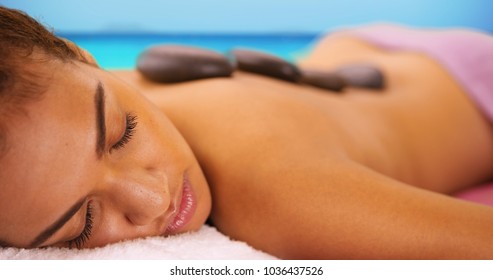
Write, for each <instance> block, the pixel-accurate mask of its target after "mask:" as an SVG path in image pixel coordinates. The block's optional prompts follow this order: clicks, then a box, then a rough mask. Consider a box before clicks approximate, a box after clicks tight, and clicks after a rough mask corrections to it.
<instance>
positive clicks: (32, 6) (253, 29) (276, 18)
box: [0, 0, 493, 33]
mask: <svg viewBox="0 0 493 280" xmlns="http://www.w3.org/2000/svg"><path fill="white" fill-rule="evenodd" d="M0 3H1V4H3V5H5V6H7V7H13V8H18V9H22V10H24V11H26V12H28V13H29V14H31V15H32V16H34V17H35V18H37V19H39V20H41V22H43V23H45V24H47V25H49V26H51V27H53V28H54V29H55V30H56V31H57V32H60V33H72V32H77V33H92V32H115V31H116V32H162V33H173V32H177V33H180V32H191V33H275V32H278V33H279V32H291V33H297V32H309V33H318V32H323V31H327V30H330V29H332V28H336V27H340V26H348V25H360V24H365V23H370V22H397V23H402V24H407V25H412V26H424V27H457V26H463V27H473V28H478V29H483V30H487V31H490V32H493V16H491V11H492V10H493V1H489V0H413V1H397V0H359V1H357V0H344V1H330V0H325V1H324V0H173V1H166V0H147V1H146V0H140V1H124V0H106V1H105V0H84V1H64V0H39V1H19V0H0Z"/></svg>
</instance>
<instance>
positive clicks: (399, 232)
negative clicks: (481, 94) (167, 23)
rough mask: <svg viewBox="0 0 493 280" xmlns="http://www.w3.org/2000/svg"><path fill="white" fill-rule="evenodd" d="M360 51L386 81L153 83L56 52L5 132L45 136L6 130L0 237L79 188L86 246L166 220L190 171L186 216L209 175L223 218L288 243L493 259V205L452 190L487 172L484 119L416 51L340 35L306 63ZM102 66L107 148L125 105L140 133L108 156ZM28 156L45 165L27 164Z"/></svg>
mask: <svg viewBox="0 0 493 280" xmlns="http://www.w3.org/2000/svg"><path fill="white" fill-rule="evenodd" d="M352 62H371V63H374V64H376V65H378V66H379V67H381V68H382V70H383V71H384V73H385V76H386V79H387V82H388V83H387V87H386V89H385V91H383V92H374V91H370V90H364V89H348V90H347V91H345V92H344V93H343V94H332V93H329V92H326V91H324V90H320V89H317V88H313V87H309V86H300V85H295V84H290V83H286V82H282V81H278V80H274V79H270V78H267V77H261V76H257V75H252V74H247V73H235V75H234V77H233V78H217V79H208V80H201V81H195V82H187V83H181V84H173V85H159V84H154V83H151V82H149V81H146V80H144V79H143V78H142V77H141V76H140V75H139V74H138V73H136V72H135V71H116V72H113V73H111V74H110V73H107V72H104V71H101V70H98V69H96V68H94V67H92V66H88V65H82V64H78V63H75V64H61V63H58V64H56V63H55V65H50V67H51V68H50V69H56V70H57V71H54V73H55V74H54V77H53V79H56V80H57V83H56V85H57V86H54V85H53V86H51V88H50V89H49V90H48V91H47V92H46V93H45V95H46V97H45V98H43V100H41V101H37V102H36V103H33V104H32V105H30V106H27V108H26V111H27V115H28V117H27V118H25V117H22V116H20V117H18V118H17V120H16V125H18V126H17V127H16V130H15V132H13V135H14V136H12V137H13V138H14V139H37V140H33V141H38V142H37V143H38V144H36V142H34V143H32V144H30V143H26V142H25V141H24V142H21V141H17V142H13V144H12V145H11V149H10V151H9V153H7V155H6V157H4V158H2V160H5V158H7V160H9V163H11V164H10V165H9V166H8V167H7V168H5V169H2V170H1V171H0V173H1V174H0V175H1V176H2V177H3V178H6V177H4V176H6V174H9V175H11V174H16V175H18V176H8V177H9V178H16V179H15V180H14V179H12V180H11V181H13V182H7V184H6V185H7V186H12V187H7V188H6V190H5V191H4V193H5V194H6V195H4V196H2V198H4V199H2V201H1V203H0V205H1V206H0V207H1V211H0V222H1V224H6V223H9V224H11V225H12V227H10V228H9V229H5V228H3V229H2V231H1V232H0V239H1V240H4V241H7V242H9V243H11V244H14V245H17V246H26V247H29V244H30V240H32V239H33V238H34V237H35V236H36V235H37V234H39V232H40V231H42V229H43V228H45V227H46V226H48V225H49V224H50V223H52V222H53V221H54V220H56V218H57V217H59V216H60V215H61V213H63V212H64V211H65V210H66V209H67V208H69V206H70V205H72V204H73V203H74V202H75V201H76V200H77V199H80V198H81V197H82V198H84V197H86V196H87V198H86V199H87V201H91V202H92V203H94V204H95V205H96V206H95V208H96V210H94V212H95V213H94V216H95V218H94V219H95V220H96V221H95V223H94V227H93V232H92V236H91V238H90V239H89V241H88V242H87V244H86V245H85V246H87V247H94V246H100V245H104V244H107V243H112V242H116V241H119V240H123V239H131V238H136V237H141V236H150V235H161V233H160V229H162V227H163V225H165V224H166V223H169V217H168V216H169V211H170V210H169V208H170V205H171V204H172V203H171V202H170V201H172V198H173V197H176V194H175V193H176V192H177V189H179V185H180V183H179V182H181V181H180V180H181V178H182V177H183V174H184V173H190V174H191V175H190V177H191V180H190V181H191V183H192V185H193V187H194V189H195V192H196V194H197V205H198V206H197V211H196V213H195V215H194V218H193V219H192V221H191V222H190V223H189V224H188V225H187V226H186V227H184V228H183V229H182V231H187V230H195V229H198V228H200V225H201V224H202V223H203V221H204V220H205V218H206V217H207V215H208V214H209V209H210V207H211V200H210V197H209V194H208V189H209V188H210V191H211V194H212V212H211V213H210V214H211V216H210V218H211V220H212V222H213V223H214V225H215V226H216V227H217V228H218V229H219V230H220V231H221V232H223V233H224V234H226V235H229V236H231V237H232V238H234V239H239V240H243V241H246V242H248V243H249V244H250V245H252V246H253V247H255V248H257V249H260V250H263V251H265V252H267V253H270V254H273V255H275V256H277V257H280V258H324V259H329V258H336V259H341V258H358V259H366V258H383V259H388V258H398V259H404V258H412V259H415V258H428V259H430V258H433V259H434V258H493V244H492V242H491V240H492V239H493V209H492V208H490V207H486V206H481V205H477V204H474V203H470V202H465V201H461V200H458V199H455V198H452V197H450V196H448V195H446V194H451V193H454V192H456V191H458V190H461V189H463V188H466V187H469V186H473V185H475V184H478V183H481V182H485V181H487V180H489V179H491V178H492V177H493V165H492V164H491V162H493V128H492V125H491V123H489V122H488V121H487V120H486V119H485V118H484V116H482V115H481V113H480V112H479V111H478V110H477V108H476V107H475V106H474V104H473V103H472V102H471V101H470V100H469V99H468V97H467V96H466V95H465V94H464V93H463V92H462V90H461V88H460V86H459V85H458V84H457V83H456V82H455V81H454V80H453V79H452V78H451V77H450V76H449V75H448V74H447V72H446V71H445V70H444V69H442V68H441V67H440V66H439V65H438V64H437V63H435V62H434V61H432V60H431V59H429V58H427V57H425V56H423V55H419V54H414V53H407V52H393V53H387V52H385V51H382V50H379V49H377V48H374V47H372V46H370V45H368V44H366V43H364V42H361V41H358V40H356V39H354V38H350V37H343V36H336V37H328V38H325V39H324V40H322V41H321V42H320V43H319V44H318V45H317V47H316V48H315V49H314V51H313V52H312V53H311V54H310V55H309V56H308V57H307V58H306V59H304V60H303V61H301V62H300V65H301V66H302V67H306V68H318V69H332V68H334V67H337V66H339V65H343V64H346V63H352ZM57 73H59V74H57ZM67 73H68V74H67ZM57 75H58V76H57ZM98 81H101V82H102V83H103V85H104V87H105V89H106V92H107V105H108V106H109V107H108V109H107V110H108V114H109V115H108V116H107V117H106V118H107V120H106V121H107V123H108V124H107V127H108V128H111V127H114V132H112V131H113V130H111V129H109V132H108V133H109V135H110V136H109V137H108V144H107V147H111V146H112V144H113V143H114V141H116V140H115V139H118V137H119V136H118V135H121V133H122V132H121V131H122V129H123V128H122V126H124V125H122V123H123V124H124V122H123V121H122V113H121V112H127V111H131V112H135V113H136V115H137V116H138V118H139V126H138V129H137V130H136V132H135V136H134V138H133V139H132V141H131V142H129V144H128V145H127V146H126V147H125V148H123V149H121V150H118V151H117V152H114V153H113V152H111V151H110V150H111V149H110V148H108V149H107V150H106V152H105V154H104V156H103V157H102V158H99V157H98V156H97V155H96V153H95V152H94V148H95V147H94V146H95V139H96V138H97V137H96V135H95V134H96V129H95V120H94V117H93V116H94V112H93V111H94V109H92V108H93V107H94V106H93V105H92V102H93V98H94V97H93V96H94V93H93V92H94V89H95V88H96V87H97V82H98ZM126 83H128V84H130V86H127V85H126ZM53 87H55V88H53ZM57 88H58V89H57ZM68 90H70V91H71V92H74V94H73V95H67V94H66V93H67V91H68ZM137 91H138V92H141V93H142V94H143V95H144V96H146V97H147V98H148V99H149V100H150V101H151V102H152V103H154V104H155V105H157V108H156V107H154V105H152V104H151V103H150V102H148V101H147V100H146V99H144V98H142V96H140V95H139V94H137ZM77 92H78V93H80V94H76V93H77ZM35 104H37V105H35ZM34 105H35V106H34ZM90 110H92V111H90ZM48 112H54V114H55V115H56V116H57V117H56V118H53V117H52V116H53V115H52V114H51V113H48ZM111 112H113V113H111ZM161 112H162V113H164V114H161ZM33 116H35V117H33ZM87 116H89V117H87ZM112 118H114V119H113V120H112ZM61 119H62V120H71V121H65V122H62V121H60V120H61ZM33 120H36V121H33ZM113 124H119V125H113ZM175 128H176V129H175ZM68 131H69V132H70V133H67V132H68ZM34 132H36V133H38V134H33V133H34ZM178 132H179V133H178ZM43 133H45V134H43ZM32 135H36V136H37V137H34V138H33V137H32ZM49 135H56V136H57V137H49ZM111 135H113V136H111ZM16 137H17V138H16ZM40 139H41V140H40ZM111 139H113V140H111ZM39 141H41V144H42V145H40V142H39ZM112 141H113V142H112ZM21 143H24V144H21ZM74 143H76V144H77V145H75V144H74ZM36 145H38V146H36ZM74 145H75V146H74ZM40 148H41V149H40ZM47 151H50V152H47ZM53 151H57V152H56V153H54V152H53ZM27 159H29V163H27V162H26V160H27ZM23 160H24V161H23ZM30 166H36V167H38V166H41V167H40V169H39V171H38V172H32V171H31V172H27V174H29V176H25V174H26V170H30V169H31V167H30ZM48 166H49V167H48ZM15 172H17V173H15ZM21 175H22V176H21ZM164 178H167V179H164ZM158 181H159V182H163V181H166V182H168V183H166V184H162V183H156V182H158ZM60 182H63V183H60ZM67 185H68V186H70V187H67ZM6 198H8V199H6ZM98 209H99V210H98ZM156 209H159V210H156ZM130 210H131V211H130ZM79 212H80V213H79ZM79 212H78V213H77V214H76V215H75V218H74V219H73V220H71V221H69V226H66V227H64V228H62V230H61V231H60V232H58V233H57V234H56V235H54V236H53V237H51V238H50V239H49V240H46V242H45V243H43V244H40V245H41V246H49V245H59V246H65V245H66V241H67V240H70V238H72V237H73V236H76V235H77V234H78V233H79V232H80V231H81V227H82V224H83V220H84V217H85V214H86V211H85V210H84V207H83V208H82V210H81V211H79ZM166 213H168V214H166ZM19 217H21V218H19ZM132 217H134V218H132ZM139 218H140V219H139ZM27 225H29V226H27ZM182 231H180V232H182ZM180 232H176V233H180ZM171 234H175V232H173V233H171Z"/></svg>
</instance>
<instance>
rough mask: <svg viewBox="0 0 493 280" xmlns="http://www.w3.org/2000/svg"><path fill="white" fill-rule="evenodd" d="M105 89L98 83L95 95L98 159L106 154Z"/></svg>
mask: <svg viewBox="0 0 493 280" xmlns="http://www.w3.org/2000/svg"><path fill="white" fill-rule="evenodd" d="M104 100H105V95H104V87H103V84H102V83H101V82H98V86H97V88H96V94H95V95H94V105H95V107H96V127H97V133H98V134H97V138H96V154H97V155H98V158H101V157H102V155H103V152H104V148H105V143H106V122H105V118H104V115H105V113H104V104H105V102H104Z"/></svg>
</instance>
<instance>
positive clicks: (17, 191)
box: [0, 63, 97, 240]
mask: <svg viewBox="0 0 493 280" xmlns="http://www.w3.org/2000/svg"><path fill="white" fill-rule="evenodd" d="M49 71H51V78H50V84H49V86H48V88H47V90H46V92H45V93H44V94H43V97H42V98H41V99H39V100H36V101H35V102H30V103H27V104H26V105H25V106H24V108H23V109H24V110H23V112H24V113H23V114H17V115H15V116H13V117H12V118H10V119H9V120H8V121H7V122H8V123H7V127H8V130H7V131H8V136H7V145H8V147H7V149H6V151H5V154H4V156H3V157H2V159H1V164H2V168H0V189H1V193H2V195H1V196H0V239H4V240H12V236H15V237H17V238H18V239H17V240H24V239H26V240H27V239H30V238H32V236H33V233H32V232H33V231H34V233H39V231H41V230H42V229H44V227H46V222H47V221H54V220H56V218H58V217H57V216H56V215H57V214H58V215H59V213H63V211H65V210H66V209H67V208H68V207H70V205H71V203H73V201H75V200H77V199H79V198H80V197H79V195H80V193H79V192H81V191H82V190H81V188H80V182H83V181H84V180H81V176H85V172H87V171H88V168H89V165H90V163H91V162H94V157H95V155H94V149H95V148H94V147H95V139H96V130H95V110H94V99H93V96H94V89H95V88H96V83H97V81H96V79H95V77H94V76H93V75H92V74H91V72H90V71H89V70H88V69H83V68H80V67H78V66H77V65H73V64H61V63H59V64H55V65H52V67H50V69H49ZM42 219H45V220H42ZM41 220H42V221H41ZM21 233H25V234H26V236H22V234H21ZM28 237H29V238H28Z"/></svg>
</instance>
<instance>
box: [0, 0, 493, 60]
mask: <svg viewBox="0 0 493 280" xmlns="http://www.w3.org/2000/svg"><path fill="white" fill-rule="evenodd" d="M0 4H1V5H3V6H6V7H10V8H17V9H20V10H23V11H25V12H27V13H28V14H30V15H31V16H33V17H34V18H36V19H38V20H39V21H40V22H42V23H43V24H45V25H47V26H49V27H51V28H52V29H53V30H54V31H55V33H57V34H58V35H60V36H62V37H66V38H68V39H71V40H73V41H75V42H76V43H77V44H79V45H80V46H82V47H83V48H86V49H87V50H89V51H90V52H91V53H92V54H93V55H94V56H95V57H96V59H97V60H98V62H99V64H100V65H101V66H102V67H104V68H106V69H115V68H133V67H134V66H135V61H136V59H137V57H138V55H139V53H141V52H142V51H143V50H144V49H145V48H147V47H149V46H151V45H155V44H161V43H168V44H185V45H195V46H199V47H204V48H208V49H212V50H216V51H219V52H226V51H228V50H229V49H231V48H233V47H247V48H254V49H258V50H262V51H266V52H270V53H273V54H276V55H279V56H281V57H283V58H285V59H288V60H295V59H296V58H297V57H300V56H302V55H303V54H304V53H306V52H307V51H308V50H309V49H310V47H311V46H312V44H313V42H314V41H315V40H316V38H317V37H318V36H320V35H321V34H325V33H328V32H331V31H333V30H336V29H338V28H342V27H351V26H358V25H364V24H369V23H379V22H386V23H399V24H404V25H408V26H413V27H427V28H448V27H466V28H473V29H478V30H481V31H484V32H489V33H493V16H492V15H491V14H492V12H491V11H492V10H493V1H490V0H433V1H432V0H413V1H409V0H405V1H396V0H359V1H358V0H343V1H330V0H229V1H228V0H207V1H206V0H176V1H166V0H161V1H160V0H140V1H123V0H84V1H64V0H42V1H41V0H40V1H20V0H0Z"/></svg>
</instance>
